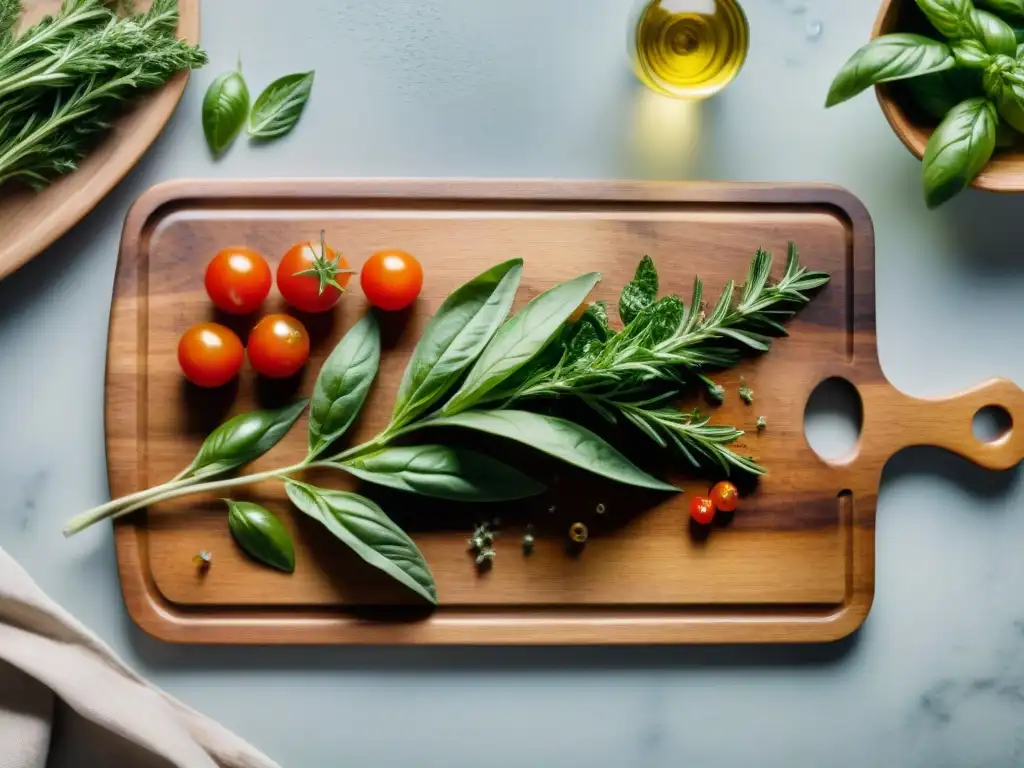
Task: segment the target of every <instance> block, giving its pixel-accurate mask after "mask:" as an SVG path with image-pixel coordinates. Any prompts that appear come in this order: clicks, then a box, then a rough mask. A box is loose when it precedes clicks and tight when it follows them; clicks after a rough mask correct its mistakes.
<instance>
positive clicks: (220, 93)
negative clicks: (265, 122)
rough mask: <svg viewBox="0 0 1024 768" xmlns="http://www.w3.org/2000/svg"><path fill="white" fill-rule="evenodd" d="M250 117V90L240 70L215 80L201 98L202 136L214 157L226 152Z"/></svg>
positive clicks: (227, 73) (226, 73)
mask: <svg viewBox="0 0 1024 768" xmlns="http://www.w3.org/2000/svg"><path fill="white" fill-rule="evenodd" d="M248 114H249V89H248V87H246V85H245V78H244V77H242V73H241V71H240V70H237V69H236V70H233V71H231V72H225V73H224V74H222V75H218V76H217V77H216V78H214V80H213V82H212V83H210V85H209V86H208V87H207V89H206V95H205V96H203V134H204V135H205V136H206V143H207V145H208V146H209V147H210V151H211V152H212V153H213V156H214V157H220V156H221V155H223V154H224V152H225V151H227V148H228V147H230V146H231V145H232V144H233V143H234V141H235V138H236V137H237V136H238V133H239V131H241V130H242V126H243V125H245V117H246V115H248Z"/></svg>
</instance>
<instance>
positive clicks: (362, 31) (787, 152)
mask: <svg viewBox="0 0 1024 768" xmlns="http://www.w3.org/2000/svg"><path fill="white" fill-rule="evenodd" d="M630 5H631V0H518V1H517V2H509V3H501V4H499V3H493V2H480V1H479V0H302V1H301V2H293V3H290V4H287V6H283V5H282V4H281V3H279V2H275V1H274V0H215V1H212V0H211V1H210V2H206V3H204V4H203V32H202V36H203V44H204V45H205V46H206V47H207V49H208V50H209V52H210V55H211V64H210V65H209V66H208V67H207V68H206V69H204V70H202V71H200V72H198V73H197V74H195V75H194V78H193V80H192V82H191V83H190V85H189V87H188V89H187V91H186V93H185V96H184V99H183V101H182V103H181V105H180V107H179V109H178V110H177V112H176V114H175V116H174V117H173V118H172V120H171V122H170V123H169V125H168V126H167V129H166V131H165V132H164V133H163V135H162V137H161V138H160V139H159V140H158V141H157V142H156V144H155V145H154V146H153V147H152V149H151V150H150V152H149V153H148V154H147V156H146V157H145V158H144V159H143V161H142V162H141V163H140V164H139V166H138V167H137V168H136V170H135V171H134V172H132V173H131V174H130V176H129V177H128V178H127V179H126V180H125V181H124V182H123V183H122V184H121V185H120V186H119V187H118V188H117V189H116V190H115V191H114V192H113V193H112V194H111V195H110V196H109V197H108V198H107V199H106V200H105V201H104V202H103V203H102V204H100V205H99V206H98V207H97V208H96V209H95V211H94V212H93V213H92V214H91V215H90V216H89V217H88V218H86V219H85V220H84V221H83V222H82V223H81V224H80V225H79V226H78V227H76V228H75V229H74V230H72V231H71V232H70V233H69V234H68V235H67V236H65V237H64V238H63V239H61V240H60V241H59V242H58V243H57V244H55V245H54V246H53V247H52V248H51V249H50V250H49V251H48V252H47V253H45V254H43V255H42V256H40V257H39V258H37V259H36V260H34V261H33V262H31V263H30V264H28V265H27V266H26V267H24V268H23V269H21V270H20V271H19V272H17V273H15V274H14V275H12V276H11V277H9V278H7V279H6V280H4V281H3V282H0V350H2V358H0V359H2V362H0V435H2V436H3V440H2V447H0V488H2V489H3V494H2V496H0V541H2V543H3V546H4V547H5V548H6V549H8V550H9V551H10V552H11V553H12V554H13V555H14V557H15V558H17V559H18V560H19V561H20V562H21V563H22V564H23V565H24V566H25V567H26V568H27V569H28V570H29V571H30V572H31V573H32V575H33V576H34V577H35V578H36V579H37V580H38V581H39V583H40V584H41V585H42V587H43V588H44V589H46V590H47V591H48V592H49V593H50V594H51V595H52V596H53V597H54V598H55V599H56V600H58V601H59V602H61V603H62V604H63V605H65V606H66V607H67V608H69V609H70V610H72V611H73V612H74V613H75V614H76V615H77V616H78V617H79V618H81V619H82V620H83V621H84V622H85V623H86V624H88V625H89V626H90V627H92V628H93V629H95V630H96V631H97V632H98V633H99V634H100V635H101V636H102V637H104V638H105V639H106V640H107V641H109V642H110V643H111V644H112V645H113V646H114V647H115V648H116V649H117V650H118V652H120V653H121V654H122V655H123V656H124V657H125V658H126V660H128V661H129V663H131V664H132V665H134V666H135V667H136V668H137V669H138V670H139V671H140V672H141V673H143V674H144V675H147V676H148V677H150V678H152V679H153V680H154V681H155V682H156V683H157V684H159V685H161V686H163V687H164V688H166V689H167V690H168V691H169V692H170V693H172V694H174V695H175V696H178V697H180V698H181V699H183V700H184V701H185V702H187V703H188V704H190V705H192V706H194V707H196V708H198V709H199V710H201V711H203V712H205V713H206V714H208V715H210V716H212V717H214V718H216V719H218V720H220V721H222V722H223V723H224V724H225V725H227V726H228V727H230V728H232V729H234V730H236V731H237V732H238V733H240V734H241V735H242V736H244V737H246V738H247V739H249V740H250V741H252V742H253V743H254V744H256V745H257V746H259V747H260V748H262V749H263V750H265V751H266V752H267V753H269V754H270V755H271V756H272V757H274V758H275V759H277V760H278V761H280V762H281V763H282V764H283V765H285V766H317V765H351V766H363V765H373V766H398V765H444V766H447V767H448V768H459V767H461V766H466V767H467V768H469V767H470V766H474V767H475V766H479V765H486V766H489V768H500V767H502V766H520V765H561V766H569V765H579V766H587V768H605V767H607V768H621V766H626V765H629V766H637V767H638V768H639V767H641V766H665V768H669V767H670V766H671V767H672V768H675V767H676V766H688V767H689V766H693V767H696V766H712V765H713V766H747V765H751V764H754V765H757V766H759V768H772V767H773V766H780V767H782V766H785V767H787V768H788V767H789V766H794V765H796V766H820V765H829V766H865V765H879V766H881V765H884V766H897V765H898V766H928V767H929V768H943V767H944V766H957V767H958V768H959V767H962V766H979V767H980V766H985V767H986V768H987V767H990V766H992V767H994V766H1018V765H1022V764H1024V598H1022V597H1021V585H1022V584H1024V557H1022V556H1021V542H1022V541H1024V509H1022V507H1024V503H1022V496H1024V486H1022V481H1021V474H1020V472H1019V471H1018V470H1017V469H1015V470H1011V471H1008V472H1004V473H992V472H987V471H983V470H981V469H978V468H976V467H974V466H972V465H970V464H968V463H967V462H965V461H963V460H961V459H958V458H955V457H952V456H950V455H947V454H944V453H942V452H939V451H937V450H930V449H916V450H912V451H907V452H904V453H902V454H900V455H899V456H897V457H895V458H894V459H893V460H892V461H891V462H890V464H889V465H888V467H887V468H886V471H885V476H884V481H883V486H882V490H881V494H880V498H879V504H878V526H877V585H876V598H875V604H874V607H873V609H872V611H871V614H870V616H869V617H868V620H867V622H866V624H865V626H864V628H863V629H862V630H861V631H860V632H858V633H857V634H856V635H855V636H854V637H852V638H851V639H849V640H848V641H845V642H842V643H839V644H835V645H830V646H811V647H771V648H765V647H739V648H703V647H701V648H691V647H678V648H654V649H651V648H629V649H623V648H588V649H512V650H509V649H493V648H458V649H432V648H317V649H304V650H302V651H297V650H296V649H289V648H241V649H235V648H195V647H174V646H169V645H164V644H161V643H159V642H156V641H154V640H151V639H149V638H148V637H147V636H145V635H143V634H142V632H140V631H139V630H138V629H137V628H136V627H135V626H134V625H132V623H131V622H130V621H129V619H128V617H127V616H126V614H125V611H124V607H123V604H122V600H121V595H120V591H119V587H118V582H117V575H116V571H115V563H114V554H113V548H112V541H111V535H110V531H109V529H107V528H106V527H103V528H99V529H96V530H93V531H89V532H88V533H87V534H85V535H82V536H80V537H78V538H76V539H73V540H71V541H64V540H63V539H62V538H61V535H60V528H61V524H62V523H63V521H64V520H65V519H66V518H68V517H69V516H70V515H72V514H74V513H75V512H78V511H80V510H82V509H84V508H86V507H89V506H92V505H94V504H97V503H100V502H101V501H103V500H105V499H106V498H107V493H108V489H107V483H106V461H105V456H104V443H103V421H102V419H103V368H104V354H105V347H106V330H107V312H108V309H109V302H110V291H111V284H112V280H113V273H114V265H115V261H116V257H117V242H118V237H119V234H120V230H121V223H122V221H123V218H124V214H125V211H126V209H127V207H128V205H129V204H130V203H131V201H132V200H134V198H135V197H136V196H137V195H138V194H139V193H141V192H142V191H143V190H144V189H145V188H147V187H148V186H150V185H151V184H153V183H156V182H158V181H161V180H164V179H171V178H179V177H195V176H219V177H265V176H484V177H498V176H534V177H572V178H609V177H623V178H625V177H629V178H710V179H733V180H747V181H757V180H771V181H774V180H792V181H797V180H800V181H824V182H833V183H838V184H842V185H844V186H846V187H848V188H849V189H851V190H852V191H853V192H854V193H856V194H857V195H858V196H860V198H861V199H862V200H863V201H864V202H865V203H866V204H867V206H868V208H869V209H870V211H871V214H872V216H873V218H874V223H875V226H876V230H877V247H878V253H877V260H878V267H877V282H878V287H877V301H878V343H879V349H880V356H881V361H882V366H883V368H884V370H885V373H886V375H887V376H888V377H889V378H890V380H891V381H892V382H893V383H894V384H895V385H896V386H897V387H899V388H901V389H903V390H905V391H907V392H909V393H911V394H914V395H921V396H925V395H943V394H949V393H952V392H955V391H956V390H958V389H961V388H964V387H968V386H971V385H974V384H976V383H979V382H981V381H983V380H984V379H987V378H989V377H991V376H1006V377H1008V378H1010V379H1013V380H1015V381H1018V382H1022V381H1024V355H1021V354H1020V335H1021V328H1022V327H1024V303H1022V302H1021V297H1022V296H1024V262H1022V261H1021V248H1020V245H1019V242H1020V238H1019V235H1018V232H1019V231H1020V229H1019V227H1020V221H1021V210H1022V205H1024V203H1022V202H1021V198H1016V197H997V196H993V195H986V194H981V193H977V192H969V193H967V194H964V195H962V196H961V197H959V198H957V199H956V200H955V201H954V202H953V203H951V204H949V205H948V206H946V207H945V208H943V209H942V210H941V212H937V213H936V212H928V211H927V210H926V209H925V206H924V203H923V202H922V196H921V192H920V182H919V175H920V166H919V164H918V163H917V162H916V161H915V160H914V159H913V157H912V156H911V155H910V154H909V153H908V152H907V151H906V150H905V149H904V148H903V146H902V145H901V144H900V143H899V141H898V140H897V139H896V138H895V136H894V135H893V134H892V132H891V131H890V129H889V127H888V125H887V124H886V122H885V120H884V119H883V117H882V115H881V113H880V111H879V109H878V106H877V104H876V102H875V100H874V98H873V97H872V96H871V95H870V94H865V95H863V96H862V97H860V98H858V99H856V100H854V101H852V102H850V103H848V104H846V105H843V106H842V107H839V108H836V109H833V110H829V111H826V110H824V109H823V107H822V104H823V102H824V97H825V93H826V91H827V88H828V84H829V82H830V80H831V76H832V74H833V73H834V72H835V71H836V70H837V68H838V67H839V66H840V64H841V63H842V62H843V61H844V60H845V58H846V57H847V56H848V55H849V54H850V53H851V52H852V51H853V50H854V49H855V48H856V47H857V46H859V45H860V44H862V43H863V42H864V41H865V40H866V39H867V37H868V35H869V33H870V29H871V25H872V23H873V20H874V15H875V10H876V9H875V7H874V6H875V4H874V3H871V2H866V1H865V0H860V1H859V2H852V1H851V0H745V3H744V5H745V7H746V9H747V11H748V15H749V18H750V22H751V26H752V48H751V52H750V58H749V60H748V62H747V65H746V68H745V70H744V71H743V73H742V75H741V77H740V78H739V79H738V80H737V81H736V82H735V83H734V84H733V85H732V86H731V87H730V88H729V89H728V90H727V91H726V92H724V93H723V94H721V95H720V96H719V97H718V98H716V99H715V100H713V101H712V102H709V103H708V104H707V105H706V106H705V108H704V109H702V110H701V111H700V114H699V121H698V120H697V119H696V118H692V116H691V119H688V122H687V126H689V127H688V129H687V130H685V131H684V130H678V129H673V128H672V127H671V126H673V125H675V126H678V125H679V124H680V123H679V120H680V119H681V118H680V117H679V113H678V108H670V107H671V105H669V106H668V107H666V106H665V105H664V104H661V103H659V102H658V101H657V100H652V99H650V98H645V97H644V96H643V93H642V91H641V90H640V89H639V88H638V86H637V85H636V83H635V82H634V79H633V77H632V74H631V73H630V72H629V70H628V67H627V63H626V60H625V36H626V35H625V31H626V30H625V18H626V14H627V11H628V10H629V7H630ZM239 55H240V56H241V59H242V62H243V66H244V68H245V72H246V75H247V77H248V78H249V82H250V84H257V83H258V84H263V83H266V82H269V81H270V80H271V79H272V78H273V77H275V76H277V75H279V74H281V73H284V72H290V71H298V70H305V69H310V68H315V69H316V70H317V79H316V85H315V87H314V95H313V98H312V100H311V102H310V104H309V107H308V109H307V112H306V114H305V116H304V117H303V120H302V122H301V124H300V125H299V127H298V129H297V130H296V131H295V133H294V134H292V135H291V136H290V137H288V138H287V139H286V140H284V141H282V142H280V143H277V144H275V145H270V146H265V147H250V146H247V145H246V143H245V142H244V141H240V142H238V144H237V145H236V146H235V147H234V148H233V149H232V150H231V151H230V152H229V153H228V154H227V156H226V157H225V158H223V160H222V161H220V162H218V163H214V162H213V161H211V159H210V158H209V156H208V153H207V151H206V147H205V145H204V142H203V138H202V132H201V129H200V119H199V117H200V103H201V100H202V94H203V90H204V89H205V87H206V85H207V83H209V81H210V80H211V79H212V78H213V77H214V76H215V75H216V74H218V73H219V72H220V71H223V70H224V69H226V68H228V67H231V66H233V65H234V62H235V60H236V58H237V57H238V56H239ZM253 87H256V86H255V85H254V86H253ZM814 429H815V430H816V431H817V433H818V434H819V437H820V439H822V440H824V441H826V442H828V441H830V440H832V441H839V440H841V439H842V437H843V434H844V430H843V424H842V423H841V422H836V421H835V420H833V419H832V418H830V417H829V416H828V415H827V414H826V415H822V416H821V417H819V418H817V419H816V420H815V423H814Z"/></svg>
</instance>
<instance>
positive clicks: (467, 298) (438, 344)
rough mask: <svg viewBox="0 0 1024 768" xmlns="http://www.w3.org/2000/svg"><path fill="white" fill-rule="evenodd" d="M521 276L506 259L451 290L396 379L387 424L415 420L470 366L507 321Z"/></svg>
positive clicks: (518, 262)
mask: <svg viewBox="0 0 1024 768" xmlns="http://www.w3.org/2000/svg"><path fill="white" fill-rule="evenodd" d="M522 273H523V260H522V259H512V260H510V261H506V262H505V263H504V264H499V265H498V266H496V267H492V268H491V269H489V270H487V271H486V272H484V273H483V274H482V275H478V276H477V277H475V278H473V279H472V280H470V281H469V282H468V283H466V284H465V285H463V286H461V287H460V288H458V289H456V290H455V291H454V292H453V293H452V294H451V295H449V296H448V298H447V299H445V300H444V303H443V304H442V305H441V307H440V308H439V309H438V310H437V312H436V313H435V314H434V317H433V318H432V319H431V321H430V323H429V324H428V325H427V328H426V330H425V331H424V332H423V335H422V336H421V337H420V340H419V343H417V344H416V349H414V350H413V353H412V358H411V359H410V360H409V365H408V366H407V367H406V369H405V375H404V376H403V377H402V385H401V387H400V388H399V390H398V398H397V399H396V401H395V409H394V412H393V415H392V417H391V423H392V424H393V425H394V426H396V427H399V426H402V425H404V424H406V423H408V422H409V421H411V420H412V419H414V418H416V417H417V416H419V415H420V414H421V413H423V412H424V411H425V410H427V409H428V408H429V407H430V406H432V405H433V404H434V403H435V402H437V400H439V399H440V398H441V397H443V396H444V394H445V393H446V392H447V391H448V390H449V389H450V388H451V387H452V385H454V384H455V382H456V380H457V379H458V378H459V376H461V375H462V374H463V373H464V372H465V370H466V369H467V368H468V367H469V366H470V365H472V364H473V361H475V360H476V359H477V357H478V356H479V355H480V353H481V352H482V351H483V350H484V347H486V346H487V344H488V343H489V342H490V340H491V338H492V337H493V336H494V333H495V331H497V330H498V328H499V326H500V325H501V324H502V322H504V320H505V318H506V317H507V316H508V311H509V309H511V307H512V302H513V301H514V300H515V297H516V289H517V288H518V287H519V280H520V277H521V276H522Z"/></svg>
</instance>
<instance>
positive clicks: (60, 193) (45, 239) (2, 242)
mask: <svg viewBox="0 0 1024 768" xmlns="http://www.w3.org/2000/svg"><path fill="white" fill-rule="evenodd" d="M22 5H23V7H24V9H25V10H24V13H23V14H22V18H21V24H20V28H21V29H24V28H25V27H27V26H30V25H32V24H36V23H37V22H38V21H39V20H40V19H41V18H42V17H43V16H45V15H46V14H56V13H57V12H58V11H59V10H60V0H22ZM136 7H138V8H139V10H145V9H146V8H148V7H149V0H144V1H143V2H138V3H136ZM178 12H179V20H178V37H180V38H182V39H183V40H188V41H189V42H192V43H196V42H198V41H199V0H178ZM187 81H188V72H180V73H178V74H177V75H175V76H174V77H173V78H171V80H170V81H169V82H168V83H167V84H165V85H164V86H163V87H162V88H160V89H158V90H156V91H154V92H153V93H151V94H149V95H148V96H146V97H145V98H144V99H142V100H141V101H140V102H139V103H138V104H137V105H136V106H135V107H134V108H133V109H131V110H130V111H128V112H126V113H125V114H124V115H123V116H122V117H121V118H120V119H118V120H117V121H115V122H114V124H113V127H112V128H111V130H110V132H109V134H108V135H107V136H106V138H104V139H103V141H102V142H100V144H98V145H97V146H96V148H95V149H94V150H93V151H92V152H91V153H90V154H89V156H88V157H87V158H86V159H85V160H83V161H82V163H81V165H80V166H79V168H78V170H76V171H75V172H74V173H70V174H68V175H66V176H63V177H62V178H60V179H57V180H56V181H55V182H54V183H53V184H51V185H50V186H49V187H47V188H46V189H44V190H41V191H38V192H36V191H32V190H28V189H20V190H15V189H14V188H13V187H10V186H5V187H0V279H2V278H3V277H4V276H5V275H7V274H8V273H10V272H13V271H14V270H15V269H17V268H18V267H20V266H21V265H22V264H24V263H25V262H26V261H28V260H29V259H31V258H33V257H35V256H36V255H38V254H39V253H41V252H42V251H43V250H44V249H46V248H48V247H49V246H50V245H51V244H53V242H54V241H55V240H56V239H57V238H58V237H60V236H61V235H63V234H64V233H65V232H67V231H68V230H69V229H70V228H71V227H73V226H74V225H75V224H77V223H78V222H79V221H80V220H81V219H82V218H83V217H84V216H85V215H86V214H87V213H89V211H91V210H92V209H93V208H94V207H95V206H96V204H97V203H98V202H99V201H100V200H102V199H103V197H104V196H105V195H106V194H107V193H108V192H109V191H110V190H111V189H113V187H114V185H115V184H117V183H118V182H119V181H120V180H121V179H123V178H124V176H125V174H127V173H128V171H130V170H131V169H132V167H133V166H134V165H135V164H136V163H137V162H138V161H139V158H141V157H142V155H143V153H144V152H145V151H146V150H147V149H149V145H150V144H152V143H153V142H154V141H155V140H156V137H157V136H159V135H160V131H162V130H163V128H164V125H166V124H167V121H168V120H169V119H170V117H171V113H172V112H174V108H175V107H176V106H177V104H178V101H179V99H181V94H182V92H183V91H184V90H185V83H186V82H187ZM196 130H198V126H197V127H196Z"/></svg>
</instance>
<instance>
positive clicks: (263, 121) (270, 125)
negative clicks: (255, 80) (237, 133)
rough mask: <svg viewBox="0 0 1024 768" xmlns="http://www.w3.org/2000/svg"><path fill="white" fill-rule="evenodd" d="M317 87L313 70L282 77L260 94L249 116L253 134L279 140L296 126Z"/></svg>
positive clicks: (251, 133)
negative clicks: (314, 85) (314, 88)
mask: <svg viewBox="0 0 1024 768" xmlns="http://www.w3.org/2000/svg"><path fill="white" fill-rule="evenodd" d="M312 89H313V72H312V71H310V72H299V73H296V74H293V75H285V76H284V77H280V78H278V79H277V80H275V81H274V82H272V83H271V84H270V85H268V86H267V87H266V88H264V89H263V92H262V93H261V94H260V95H259V96H258V97H256V103H255V104H253V106H252V114H250V115H249V136H250V137H251V138H254V139H276V138H278V137H279V136H284V135H285V134H286V133H288V132H289V131H291V130H292V128H294V127H295V124H296V123H297V122H298V121H299V118H300V117H301V116H302V110H303V109H304V108H305V106H306V102H307V101H309V94H310V92H311V91H312Z"/></svg>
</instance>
